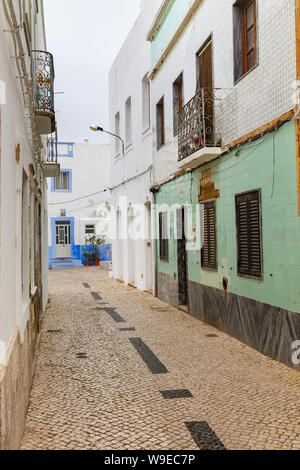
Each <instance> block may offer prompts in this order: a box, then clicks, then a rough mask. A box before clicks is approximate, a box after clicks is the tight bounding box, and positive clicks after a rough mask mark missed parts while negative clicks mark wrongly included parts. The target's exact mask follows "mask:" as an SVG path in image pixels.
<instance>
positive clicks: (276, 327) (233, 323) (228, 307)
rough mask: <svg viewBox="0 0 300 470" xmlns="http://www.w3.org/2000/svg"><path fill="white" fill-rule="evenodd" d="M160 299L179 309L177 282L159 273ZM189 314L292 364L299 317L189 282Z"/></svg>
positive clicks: (295, 366) (297, 338)
mask: <svg viewBox="0 0 300 470" xmlns="http://www.w3.org/2000/svg"><path fill="white" fill-rule="evenodd" d="M157 285H158V291H157V295H158V297H159V298H160V299H161V300H162V301H163V302H167V303H168V304H170V305H173V306H175V307H177V306H178V302H179V300H178V281H177V280H174V278H173V277H172V276H170V275H166V274H162V273H158V276H157ZM188 296H189V312H190V314H191V315H193V316H195V317H197V318H199V320H201V321H203V322H204V323H207V324H209V325H212V326H214V327H215V328H218V329H219V330H222V331H224V332H225V333H227V334H228V335H230V336H232V337H234V338H236V339H238V340H239V341H241V342H242V343H245V344H247V345H248V346H250V347H252V348H253V349H256V350H257V351H259V352H261V353H262V354H265V355H266V356H269V357H270V358H272V359H274V360H276V361H279V362H282V363H283V364H286V365H287V366H289V367H292V368H294V369H296V370H299V371H300V365H297V364H293V361H292V356H293V353H294V352H295V350H294V349H292V344H293V343H294V342H295V341H299V340H300V313H296V312H291V311H289V310H284V309H282V308H279V307H274V306H272V305H268V304H265V303H263V302H258V301H256V300H254V299H249V298H246V297H242V296H239V295H236V294H232V293H230V292H227V293H226V294H225V293H224V292H223V291H221V290H219V289H216V288H213V287H209V286H204V285H203V284H199V283H196V282H192V281H189V282H188Z"/></svg>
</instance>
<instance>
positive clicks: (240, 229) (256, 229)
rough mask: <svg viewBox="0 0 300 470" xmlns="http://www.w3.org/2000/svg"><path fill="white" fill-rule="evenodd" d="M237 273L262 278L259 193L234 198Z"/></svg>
mask: <svg viewBox="0 0 300 470" xmlns="http://www.w3.org/2000/svg"><path fill="white" fill-rule="evenodd" d="M236 217H237V234H238V273H239V274H241V275H245V276H251V277H257V278H261V277H262V240H261V211H260V192H259V191H254V192H251V193H247V194H243V195H240V196H237V197H236Z"/></svg>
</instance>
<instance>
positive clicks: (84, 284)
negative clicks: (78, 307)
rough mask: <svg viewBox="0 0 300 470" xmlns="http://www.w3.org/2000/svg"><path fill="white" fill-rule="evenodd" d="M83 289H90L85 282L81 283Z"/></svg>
mask: <svg viewBox="0 0 300 470" xmlns="http://www.w3.org/2000/svg"><path fill="white" fill-rule="evenodd" d="M82 285H83V287H85V288H86V289H90V288H91V286H90V285H89V284H87V283H86V282H83V283H82Z"/></svg>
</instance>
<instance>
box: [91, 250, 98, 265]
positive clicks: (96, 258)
mask: <svg viewBox="0 0 300 470" xmlns="http://www.w3.org/2000/svg"><path fill="white" fill-rule="evenodd" d="M91 254H92V257H93V258H92V259H93V260H94V262H95V266H99V264H100V259H99V252H98V245H96V246H94V250H93V252H92V253H91Z"/></svg>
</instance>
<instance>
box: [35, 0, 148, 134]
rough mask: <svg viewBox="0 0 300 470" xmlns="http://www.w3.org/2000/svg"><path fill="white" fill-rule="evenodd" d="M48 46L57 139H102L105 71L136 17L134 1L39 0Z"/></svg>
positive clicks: (105, 118)
mask: <svg viewBox="0 0 300 470" xmlns="http://www.w3.org/2000/svg"><path fill="white" fill-rule="evenodd" d="M44 5H45V21H46V30H47V46H48V51H49V52H52V53H53V55H54V61H55V74H56V79H55V80H56V82H55V83H56V85H55V88H56V92H65V94H63V95H60V94H57V95H56V97H55V99H56V110H57V121H58V139H59V140H60V141H62V140H63V141H69V142H74V141H76V142H81V141H83V139H84V138H85V137H88V138H89V139H90V141H91V142H108V138H107V137H106V136H104V135H103V134H100V133H97V134H96V133H92V132H90V131H89V125H90V124H93V123H95V124H98V125H100V126H102V127H105V128H106V129H107V128H108V72H109V69H110V67H111V65H112V63H113V61H114V59H115V57H116V55H117V53H118V51H119V50H120V48H121V46H122V44H123V42H124V40H125V39H126V36H127V35H128V33H129V31H130V29H131V27H132V25H133V24H134V21H135V20H136V18H137V16H138V13H139V8H140V0H109V1H107V0H44Z"/></svg>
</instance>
